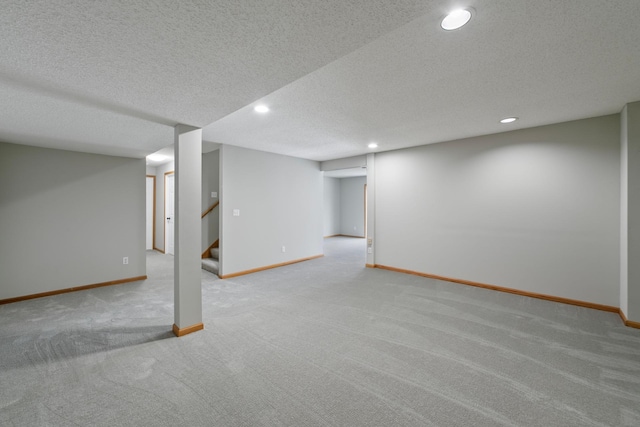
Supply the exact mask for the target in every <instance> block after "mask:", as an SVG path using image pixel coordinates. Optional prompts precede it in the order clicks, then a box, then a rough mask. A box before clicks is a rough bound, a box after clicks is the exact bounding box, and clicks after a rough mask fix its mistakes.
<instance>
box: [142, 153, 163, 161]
mask: <svg viewBox="0 0 640 427" xmlns="http://www.w3.org/2000/svg"><path fill="white" fill-rule="evenodd" d="M166 159H167V158H166V157H165V156H163V155H162V154H149V155H148V156H147V160H150V161H152V162H161V161H163V160H166Z"/></svg>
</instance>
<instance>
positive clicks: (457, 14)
mask: <svg viewBox="0 0 640 427" xmlns="http://www.w3.org/2000/svg"><path fill="white" fill-rule="evenodd" d="M471 16H472V14H471V10H469V9H457V10H454V11H453V12H451V13H449V14H448V15H447V16H445V17H444V19H443V20H442V22H440V26H441V27H442V29H443V30H446V31H453V30H457V29H458V28H460V27H462V26H464V25H465V24H467V22H469V21H470V20H471Z"/></svg>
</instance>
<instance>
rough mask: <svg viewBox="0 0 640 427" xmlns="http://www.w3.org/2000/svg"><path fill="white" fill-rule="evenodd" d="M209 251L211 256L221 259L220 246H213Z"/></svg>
mask: <svg viewBox="0 0 640 427" xmlns="http://www.w3.org/2000/svg"><path fill="white" fill-rule="evenodd" d="M209 253H211V258H213V259H220V248H211V250H210V251H209Z"/></svg>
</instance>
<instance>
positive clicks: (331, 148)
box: [204, 0, 640, 160]
mask: <svg viewBox="0 0 640 427" xmlns="http://www.w3.org/2000/svg"><path fill="white" fill-rule="evenodd" d="M469 3H471V4H473V6H474V7H475V10H476V13H475V16H474V17H473V19H472V20H471V22H470V23H469V24H468V25H467V26H465V27H463V28H461V29H459V30H456V31H451V32H446V31H443V30H441V29H440V28H439V21H440V17H441V15H440V13H439V11H438V10H435V9H434V10H431V11H430V12H429V13H427V14H425V15H424V16H422V17H420V18H418V19H416V20H414V21H412V22H410V23H408V24H406V25H404V26H403V27H401V28H399V29H397V30H395V31H392V32H390V33H388V34H385V35H384V36H382V37H380V38H378V39H377V40H375V41H373V42H371V43H370V44H368V45H367V46H364V47H362V48H360V49H358V50H356V51H354V52H352V53H350V54H348V55H346V56H344V57H342V58H341V59H339V60H338V61H335V62H333V63H331V64H328V65H327V66H325V67H323V68H321V69H318V70H316V71H315V72H313V73H310V74H309V75H307V76H305V77H303V78H301V79H299V80H297V81H296V82H293V83H291V84H290V85H288V86H286V87H283V88H282V89H280V90H278V91H276V92H274V93H272V94H270V95H268V96H266V97H264V98H262V99H261V100H259V101H260V103H264V104H267V105H269V106H270V107H271V110H272V111H271V112H270V113H269V114H268V115H264V116H257V115H256V113H254V112H253V111H252V109H251V107H250V106H249V107H246V108H244V109H241V110H239V111H237V112H235V113H233V114H231V115H229V116H227V117H225V118H223V119H221V120H219V121H217V122H215V123H213V124H211V125H209V126H207V127H206V128H205V129H204V137H205V138H206V139H210V140H213V141H220V142H226V143H229V144H234V145H240V146H246V147H252V148H257V149H261V150H265V151H273V152H278V153H283V154H289V155H293V156H300V157H306V158H311V159H315V160H327V159H332V158H341V157H348V156H353V155H357V154H362V153H364V152H366V151H368V150H367V148H366V146H367V144H368V143H369V142H371V141H375V142H377V143H378V144H379V148H378V150H379V151H380V150H391V149H397V148H403V147H409V146H415V145H422V144H428V143H434V142H442V141H447V140H452V139H458V138H465V137H470V136H476V135H482V134H490V133H497V132H503V131H507V130H513V129H518V128H524V127H532V126H538V125H544V124H550V123H556V122H562V121H568V120H574V119H580V118H586V117H593V116H598V115H604V114H611V113H618V112H619V111H620V110H621V109H622V107H623V106H624V104H625V103H627V102H632V101H637V100H640V43H639V41H640V25H638V22H640V2H639V1H638V0H628V1H601V0H573V1H572V0H562V1H558V0H536V1H517V0H493V1H483V2H469ZM476 3H477V4H476ZM507 116H517V117H519V118H520V120H518V121H517V122H515V123H513V124H510V125H503V124H500V123H499V120H500V119H501V118H503V117H507Z"/></svg>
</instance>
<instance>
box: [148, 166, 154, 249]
mask: <svg viewBox="0 0 640 427" xmlns="http://www.w3.org/2000/svg"><path fill="white" fill-rule="evenodd" d="M155 189H156V177H155V176H148V177H147V244H146V249H147V250H149V249H153V212H154V209H153V201H154V200H155V194H154V192H155Z"/></svg>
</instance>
